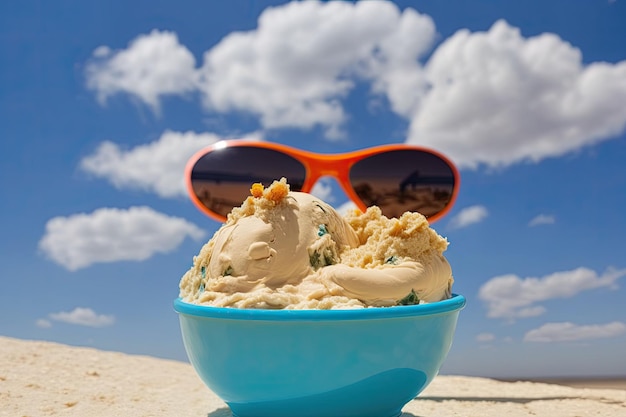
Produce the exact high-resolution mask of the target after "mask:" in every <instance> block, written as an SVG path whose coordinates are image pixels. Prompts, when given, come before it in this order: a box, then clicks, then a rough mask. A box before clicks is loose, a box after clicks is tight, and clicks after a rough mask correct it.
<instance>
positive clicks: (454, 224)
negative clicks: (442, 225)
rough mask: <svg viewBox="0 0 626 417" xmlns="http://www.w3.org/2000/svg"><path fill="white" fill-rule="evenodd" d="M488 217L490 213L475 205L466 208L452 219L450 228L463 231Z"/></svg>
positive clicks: (449, 224)
mask: <svg viewBox="0 0 626 417" xmlns="http://www.w3.org/2000/svg"><path fill="white" fill-rule="evenodd" d="M488 215H489V212H488V211H487V209H486V208H485V207H484V206H480V205H475V206H470V207H466V208H464V209H462V210H461V211H460V212H459V213H458V214H456V215H455V216H454V217H452V219H450V222H449V223H448V227H450V228H451V229H461V228H463V227H467V226H469V225H471V224H474V223H480V222H481V221H483V220H484V219H485V218H486V217H487V216H488Z"/></svg>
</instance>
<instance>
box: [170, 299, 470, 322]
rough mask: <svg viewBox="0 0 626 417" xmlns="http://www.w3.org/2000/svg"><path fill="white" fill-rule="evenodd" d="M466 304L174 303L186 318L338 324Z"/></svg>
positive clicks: (438, 311) (450, 309)
mask: <svg viewBox="0 0 626 417" xmlns="http://www.w3.org/2000/svg"><path fill="white" fill-rule="evenodd" d="M465 303H466V300H465V297H464V296H462V295H460V294H452V296H451V297H450V298H448V299H446V300H441V301H436V302H432V303H424V304H416V305H410V306H392V307H369V308H360V309H337V310H284V309H283V310H265V309H243V308H234V307H213V306H206V305H197V304H191V303H187V302H185V301H183V300H182V298H181V297H178V298H176V299H175V300H174V310H175V311H176V312H177V313H179V314H182V315H187V316H195V317H204V318H216V319H230V320H265V321H338V320H370V319H384V318H398V317H418V316H432V315H436V314H442V313H451V312H454V311H458V310H461V309H462V308H463V307H465Z"/></svg>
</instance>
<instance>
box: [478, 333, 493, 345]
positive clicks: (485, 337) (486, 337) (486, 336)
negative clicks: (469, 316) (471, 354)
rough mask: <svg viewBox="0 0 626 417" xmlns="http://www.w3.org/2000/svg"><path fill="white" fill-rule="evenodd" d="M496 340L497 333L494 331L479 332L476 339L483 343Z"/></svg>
mask: <svg viewBox="0 0 626 417" xmlns="http://www.w3.org/2000/svg"><path fill="white" fill-rule="evenodd" d="M494 340H496V335H494V334H493V333H479V334H477V335H476V341H477V342H481V343H489V342H493V341H494Z"/></svg>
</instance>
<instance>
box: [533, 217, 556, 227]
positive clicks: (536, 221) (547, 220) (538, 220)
mask: <svg viewBox="0 0 626 417" xmlns="http://www.w3.org/2000/svg"><path fill="white" fill-rule="evenodd" d="M554 222H556V218H555V217H554V216H552V215H550V214H538V215H537V216H535V217H533V218H532V219H530V221H529V222H528V225H529V226H530V227H534V226H540V225H542V224H554Z"/></svg>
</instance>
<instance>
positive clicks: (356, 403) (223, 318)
mask: <svg viewBox="0 0 626 417" xmlns="http://www.w3.org/2000/svg"><path fill="white" fill-rule="evenodd" d="M464 306H465V297H463V296H462V295H453V297H452V298H450V299H448V300H444V301H439V302H436V303H430V304H420V305H413V306H397V307H383V308H367V309H357V310H249V309H235V308H221V307H208V306H199V305H195V304H189V303H185V302H183V301H182V300H181V299H180V298H179V299H177V300H175V301H174V309H175V310H176V311H177V312H178V313H179V319H180V327H181V331H182V335H183V342H184V344H185V349H186V351H187V355H188V356H189V360H190V361H191V364H192V365H193V367H194V368H195V370H196V372H197V373H198V375H200V377H201V378H202V380H203V381H204V383H205V384H206V385H207V386H208V387H209V388H210V389H211V390H212V391H213V392H215V393H216V394H217V395H218V396H219V397H220V398H221V399H222V400H224V402H226V404H228V406H229V407H230V409H231V410H232V412H233V415H234V416H236V417H396V416H399V415H400V414H401V410H402V407H404V405H405V404H406V403H407V402H409V401H411V400H412V399H413V398H415V396H416V395H417V394H419V393H420V392H421V391H422V390H423V389H424V388H426V386H427V385H428V384H429V383H430V382H431V381H432V380H433V378H434V377H435V376H436V375H437V373H438V372H439V368H440V367H441V364H442V363H443V361H444V359H445V357H446V355H447V354H448V351H449V350H450V346H451V344H452V338H453V336H454V330H455V328H456V323H457V319H458V316H459V312H460V310H461V309H462V308H463V307H464Z"/></svg>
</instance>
